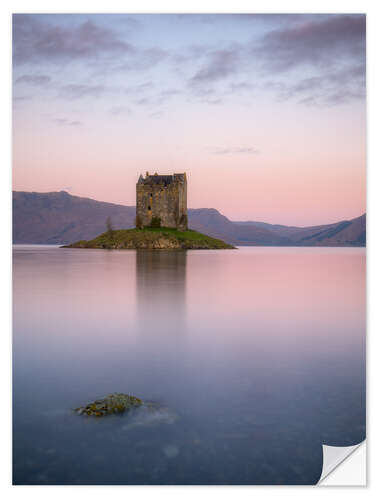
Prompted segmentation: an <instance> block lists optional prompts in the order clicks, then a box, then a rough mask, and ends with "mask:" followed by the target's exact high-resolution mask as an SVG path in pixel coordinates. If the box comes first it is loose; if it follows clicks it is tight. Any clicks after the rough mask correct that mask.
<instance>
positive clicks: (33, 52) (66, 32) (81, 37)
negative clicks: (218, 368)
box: [13, 14, 135, 65]
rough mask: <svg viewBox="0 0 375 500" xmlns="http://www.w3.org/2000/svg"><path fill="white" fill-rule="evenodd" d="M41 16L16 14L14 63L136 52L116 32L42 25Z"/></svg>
mask: <svg viewBox="0 0 375 500" xmlns="http://www.w3.org/2000/svg"><path fill="white" fill-rule="evenodd" d="M40 19H41V17H40V16H38V15H30V14H14V15H13V63H14V64H15V65H18V64H22V63H26V62H39V61H46V60H47V61H52V62H59V61H61V60H72V59H73V60H74V59H82V58H84V59H87V58H95V57H98V56H99V55H101V54H114V53H118V54H124V53H129V52H134V50H135V49H134V47H133V46H132V45H131V44H129V43H127V42H125V41H123V40H120V39H119V38H118V37H117V36H116V34H115V32H114V31H111V30H110V29H108V28H105V27H101V26H97V25H96V24H94V23H93V22H92V21H85V22H83V23H82V24H80V25H78V26H70V27H63V26H61V25H60V26H58V25H54V24H49V23H47V22H42V21H41V20H40Z"/></svg>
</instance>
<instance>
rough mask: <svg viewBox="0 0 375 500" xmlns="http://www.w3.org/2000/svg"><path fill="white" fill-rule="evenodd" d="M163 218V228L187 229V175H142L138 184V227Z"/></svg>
mask: <svg viewBox="0 0 375 500" xmlns="http://www.w3.org/2000/svg"><path fill="white" fill-rule="evenodd" d="M155 218H157V219H160V223H161V226H163V227H171V228H175V229H180V230H182V231H185V230H186V229H187V181H186V173H183V174H173V175H159V174H157V173H156V172H155V174H154V175H149V173H148V172H146V176H145V177H143V175H140V176H139V179H138V182H137V226H140V227H144V226H149V225H150V224H151V221H152V219H155Z"/></svg>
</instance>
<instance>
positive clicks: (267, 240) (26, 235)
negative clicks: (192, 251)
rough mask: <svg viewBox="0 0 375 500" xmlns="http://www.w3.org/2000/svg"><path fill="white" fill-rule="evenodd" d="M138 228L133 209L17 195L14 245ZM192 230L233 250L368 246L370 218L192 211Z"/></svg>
mask: <svg viewBox="0 0 375 500" xmlns="http://www.w3.org/2000/svg"><path fill="white" fill-rule="evenodd" d="M107 217H111V221H112V224H113V227H114V228H115V229H128V228H131V227H134V218H135V207H131V206H125V205H116V204H114V203H106V202H102V201H96V200H92V199H90V198H81V197H79V196H71V195H70V194H69V193H67V192H65V191H60V192H53V193H36V192H31V193H28V192H23V191H14V192H13V242H14V243H50V244H52V243H55V244H67V243H71V242H73V241H78V240H91V239H93V238H95V237H96V236H97V235H98V234H101V233H103V232H104V231H105V230H106V219H107ZM188 217H189V227H190V228H191V229H195V230H196V231H199V232H202V233H205V234H207V235H209V236H212V237H214V238H219V239H222V240H224V241H227V242H228V243H231V244H234V245H260V246H261V245H265V246H365V244H366V215H362V216H361V217H357V218H356V219H353V220H350V221H341V222H337V223H335V224H327V225H322V226H314V227H294V226H282V225H280V224H267V223H265V222H253V221H247V222H233V221H230V220H229V219H228V218H227V217H225V216H224V215H222V214H221V213H220V212H218V211H217V210H215V209H214V208H199V209H189V210H188Z"/></svg>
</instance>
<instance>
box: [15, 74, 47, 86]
mask: <svg viewBox="0 0 375 500" xmlns="http://www.w3.org/2000/svg"><path fill="white" fill-rule="evenodd" d="M50 81H51V78H50V77H49V76H46V75H22V76H20V77H18V78H17V80H16V82H15V83H16V84H19V83H27V84H29V85H36V86H38V85H46V84H47V83H49V82H50Z"/></svg>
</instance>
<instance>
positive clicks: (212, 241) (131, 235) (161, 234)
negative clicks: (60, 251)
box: [62, 227, 235, 250]
mask: <svg viewBox="0 0 375 500" xmlns="http://www.w3.org/2000/svg"><path fill="white" fill-rule="evenodd" d="M62 248H97V249H108V250H125V249H151V250H187V249H217V250H218V249H229V248H235V247H233V246H232V245H229V244H228V243H225V242H224V241H222V240H218V239H216V238H211V237H210V236H207V235H205V234H202V233H198V232H197V231H193V230H187V231H178V230H177V229H171V228H165V227H160V228H151V227H149V228H144V229H120V230H117V231H116V230H111V231H107V232H105V233H103V234H101V235H99V236H97V237H96V238H94V239H93V240H90V241H86V240H81V241H77V242H76V243H72V244H70V245H64V246H63V247H62Z"/></svg>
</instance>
